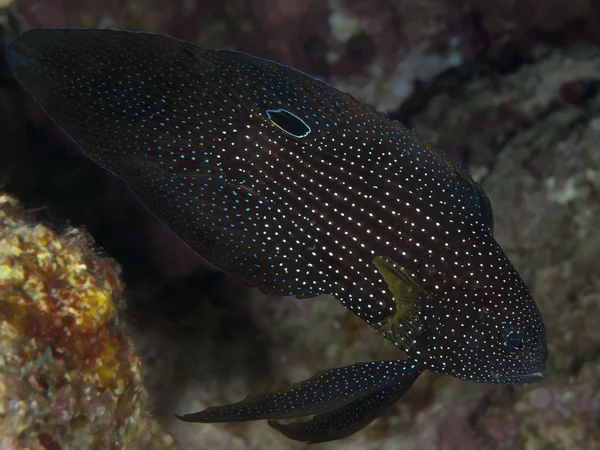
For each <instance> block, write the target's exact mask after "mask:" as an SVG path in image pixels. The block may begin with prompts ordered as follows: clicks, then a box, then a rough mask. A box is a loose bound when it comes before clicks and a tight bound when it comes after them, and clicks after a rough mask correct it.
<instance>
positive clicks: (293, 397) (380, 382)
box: [177, 361, 421, 434]
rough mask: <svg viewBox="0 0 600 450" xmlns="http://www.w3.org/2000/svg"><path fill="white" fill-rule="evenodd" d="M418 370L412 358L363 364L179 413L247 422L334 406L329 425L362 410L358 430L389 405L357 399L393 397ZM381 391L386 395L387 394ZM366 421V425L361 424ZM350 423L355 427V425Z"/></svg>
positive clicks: (307, 413)
mask: <svg viewBox="0 0 600 450" xmlns="http://www.w3.org/2000/svg"><path fill="white" fill-rule="evenodd" d="M419 373H421V368H420V367H419V366H418V365H417V364H416V363H413V362H408V361H373V362H368V363H358V364H353V365H351V366H347V367H341V368H337V369H330V370H326V371H323V372H320V373H318V374H317V375H315V376H313V377H312V378H309V379H307V380H304V381H301V382H300V383H296V384H293V385H291V386H289V387H287V388H285V389H281V390H279V391H277V392H273V393H270V394H261V395H252V396H249V397H247V398H246V399H244V400H242V401H241V402H238V403H232V404H230V405H224V406H215V407H212V408H208V409H206V410H204V411H200V412H197V413H192V414H186V415H184V416H177V417H178V418H179V419H181V420H183V421H186V422H202V423H209V422H244V421H249V420H264V419H289V418H295V417H305V416H310V415H313V414H317V415H319V414H323V413H327V412H329V411H333V410H336V411H339V412H338V413H337V414H334V415H330V416H325V417H324V420H325V421H326V422H327V423H328V422H330V421H332V420H338V419H337V418H338V417H339V420H346V421H349V417H350V416H351V414H352V411H355V412H359V411H360V414H361V418H360V419H359V422H360V423H359V425H360V426H359V427H358V428H356V426H355V428H356V430H358V429H360V428H362V426H364V425H366V424H368V423H369V422H370V421H371V420H373V419H370V420H368V421H367V420H366V416H367V415H368V413H369V411H373V412H378V411H379V412H378V413H377V414H376V415H374V416H373V418H375V417H376V416H377V415H379V414H380V413H381V412H383V410H384V409H385V408H381V409H380V407H379V406H380V404H382V402H383V399H382V400H380V401H379V403H377V401H376V400H372V401H371V402H369V401H365V402H363V403H356V402H357V400H361V399H367V398H369V397H370V396H371V395H372V394H374V393H380V392H389V393H390V395H391V394H392V393H394V392H396V391H395V389H396V388H397V386H398V385H399V384H402V386H403V387H404V390H406V389H408V387H409V386H410V385H411V384H412V383H413V381H414V380H415V378H416V377H417V376H418V375H419ZM403 392H404V391H403ZM380 395H383V396H385V394H380ZM398 397H399V395H398ZM353 404H356V406H355V407H349V408H348V409H347V410H345V411H346V412H344V410H342V409H340V408H344V407H345V406H346V405H353ZM362 416H364V418H363V417H362ZM317 417H319V416H317ZM336 423H337V422H336ZM363 423H364V425H361V424H363ZM274 426H275V427H276V428H277V426H284V425H280V424H279V425H274ZM348 426H352V424H349V425H348ZM343 428H346V427H343ZM282 432H283V431H282ZM292 433H293V431H292ZM284 434H285V433H284ZM348 434H351V433H348Z"/></svg>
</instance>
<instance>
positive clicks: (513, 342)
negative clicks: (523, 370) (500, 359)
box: [504, 330, 523, 351]
mask: <svg viewBox="0 0 600 450" xmlns="http://www.w3.org/2000/svg"><path fill="white" fill-rule="evenodd" d="M504 345H506V346H507V347H508V348H509V349H510V350H512V351H519V350H522V349H523V337H522V336H521V333H519V332H518V331H514V330H513V331H509V333H508V334H507V335H506V339H505V341H504Z"/></svg>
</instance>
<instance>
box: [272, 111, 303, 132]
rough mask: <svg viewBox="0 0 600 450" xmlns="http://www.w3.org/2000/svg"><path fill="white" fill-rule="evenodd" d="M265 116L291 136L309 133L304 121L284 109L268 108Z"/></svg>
mask: <svg viewBox="0 0 600 450" xmlns="http://www.w3.org/2000/svg"><path fill="white" fill-rule="evenodd" d="M267 117H268V118H269V120H270V121H271V123H272V124H273V125H275V126H276V127H277V128H279V129H281V130H282V131H284V132H285V133H287V134H289V135H291V136H294V137H297V138H303V137H306V136H308V135H309V134H310V131H311V130H310V127H309V126H308V125H307V124H306V122H305V121H304V120H302V119H301V118H300V117H298V116H297V115H295V114H292V113H291V112H289V111H286V110H285V109H269V110H267Z"/></svg>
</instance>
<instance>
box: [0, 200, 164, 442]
mask: <svg viewBox="0 0 600 450" xmlns="http://www.w3.org/2000/svg"><path fill="white" fill-rule="evenodd" d="M119 272H120V269H119V267H118V265H116V263H115V262H114V261H113V260H111V259H109V258H103V257H99V256H97V255H96V254H94V252H92V251H91V249H90V246H89V240H88V238H87V237H86V236H85V235H84V233H82V232H81V231H79V230H77V229H72V230H71V231H68V232H66V233H65V234H62V235H58V234H56V233H55V232H53V231H52V230H51V229H49V228H48V227H46V226H43V225H36V224H34V223H32V222H31V221H30V220H28V219H27V217H26V215H25V214H24V213H23V211H22V210H21V208H20V207H19V205H18V203H17V201H16V200H15V199H13V198H11V197H9V196H7V195H0V443H1V441H2V439H8V440H9V441H10V442H13V443H17V444H18V445H15V447H14V448H19V446H25V447H31V448H45V449H55V448H63V447H62V445H63V444H65V448H149V447H151V445H150V442H151V441H149V440H148V439H149V438H152V437H154V438H156V437H157V436H159V435H160V438H159V440H160V442H161V445H160V447H159V448H165V447H167V446H169V444H172V438H170V436H168V435H166V434H164V433H163V432H162V431H161V430H160V428H159V427H158V425H157V424H156V423H155V422H153V420H151V418H150V416H149V415H148V414H147V413H145V412H144V411H143V409H142V405H143V403H144V402H143V397H144V390H143V387H142V380H141V374H140V361H139V358H138V357H137V356H136V355H135V353H134V350H133V346H132V344H131V341H130V338H129V337H128V335H127V334H126V333H125V331H124V329H123V326H122V324H121V322H122V319H121V317H120V311H121V309H122V306H123V299H122V292H123V284H122V282H121V281H120V279H119ZM141 429H143V430H144V433H143V434H144V435H145V436H144V439H143V440H142V441H140V440H139V439H140V435H141V434H140V433H141V431H140V430H141ZM148 431H151V432H150V433H148Z"/></svg>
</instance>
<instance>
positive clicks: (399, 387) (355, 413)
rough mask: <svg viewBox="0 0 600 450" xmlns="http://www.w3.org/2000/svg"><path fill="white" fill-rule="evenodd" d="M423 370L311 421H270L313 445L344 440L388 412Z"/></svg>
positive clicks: (288, 434) (281, 429) (278, 428)
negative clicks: (285, 422) (286, 422)
mask: <svg viewBox="0 0 600 450" xmlns="http://www.w3.org/2000/svg"><path fill="white" fill-rule="evenodd" d="M420 373H421V371H420V370H413V371H407V372H406V374H405V376H404V378H403V379H402V381H401V382H400V383H398V384H396V385H395V386H392V387H389V388H386V389H382V390H380V391H377V392H373V393H372V394H369V395H367V396H366V397H363V398H361V399H359V400H355V401H353V402H352V403H348V404H347V405H344V406H342V407H341V408H338V409H335V410H333V411H329V412H326V413H322V414H317V415H316V416H314V417H313V418H312V419H311V420H309V421H305V422H295V423H288V424H284V423H281V422H278V421H276V420H269V425H271V426H272V427H273V428H275V429H276V430H277V431H279V432H280V433H282V434H283V435H285V436H287V437H288V438H290V439H294V440H296V441H305V442H307V443H309V444H316V443H318V442H325V441H333V440H336V439H342V438H345V437H347V436H350V435H351V434H354V433H356V432H357V431H359V430H361V429H363V428H364V427H366V426H367V425H369V424H370V423H371V422H372V421H373V420H375V419H377V418H378V417H379V416H381V415H382V414H383V413H385V412H386V411H387V410H388V408H389V407H390V406H392V405H393V404H394V403H395V402H396V401H397V400H398V399H399V398H400V397H402V395H404V393H405V392H406V391H407V390H408V388H410V387H411V386H412V384H413V383H414V381H415V380H416V379H417V377H418V376H419V374H420Z"/></svg>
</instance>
